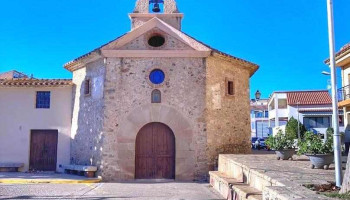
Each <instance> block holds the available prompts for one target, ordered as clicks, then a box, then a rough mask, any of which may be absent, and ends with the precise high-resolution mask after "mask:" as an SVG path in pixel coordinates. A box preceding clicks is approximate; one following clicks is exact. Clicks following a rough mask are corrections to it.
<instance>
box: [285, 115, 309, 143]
mask: <svg viewBox="0 0 350 200" xmlns="http://www.w3.org/2000/svg"><path fill="white" fill-rule="evenodd" d="M299 130H300V137H301V138H303V137H304V133H305V132H306V128H305V126H304V125H303V124H302V123H300V122H299ZM286 135H289V136H288V137H291V138H294V139H296V138H298V120H296V119H294V117H292V118H290V119H289V121H288V122H287V125H286Z"/></svg>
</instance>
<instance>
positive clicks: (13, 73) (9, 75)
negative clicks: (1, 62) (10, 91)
mask: <svg viewBox="0 0 350 200" xmlns="http://www.w3.org/2000/svg"><path fill="white" fill-rule="evenodd" d="M12 78H28V76H27V75H26V74H24V73H21V72H18V71H16V70H12V71H8V72H4V73H0V79H12Z"/></svg>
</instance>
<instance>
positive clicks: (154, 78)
mask: <svg viewBox="0 0 350 200" xmlns="http://www.w3.org/2000/svg"><path fill="white" fill-rule="evenodd" d="M164 79H165V74H164V72H163V71H162V70H160V69H155V70H153V71H152V72H151V74H150V75H149V80H150V81H151V82H152V83H153V84H156V85H158V84H161V83H163V82H164Z"/></svg>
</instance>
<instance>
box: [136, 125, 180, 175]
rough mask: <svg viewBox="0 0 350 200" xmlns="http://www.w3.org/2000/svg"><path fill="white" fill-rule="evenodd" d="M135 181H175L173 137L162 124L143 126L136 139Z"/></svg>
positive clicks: (168, 129)
mask: <svg viewBox="0 0 350 200" xmlns="http://www.w3.org/2000/svg"><path fill="white" fill-rule="evenodd" d="M135 178H136V179H175V136H174V133H173V132H172V131H171V129H170V128H169V127H168V126H166V125H165V124H162V123H150V124H148V125H146V126H144V127H143V128H142V129H141V130H140V132H139V133H138V134H137V138H136V159H135Z"/></svg>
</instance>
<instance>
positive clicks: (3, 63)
mask: <svg viewBox="0 0 350 200" xmlns="http://www.w3.org/2000/svg"><path fill="white" fill-rule="evenodd" d="M212 2H213V1H207V0H201V1H198V0H197V1H189V0H177V3H178V7H179V9H180V11H181V12H183V13H184V14H185V18H184V20H183V29H182V30H183V31H184V32H186V33H188V34H190V35H191V36H193V37H195V38H197V39H198V40H200V41H202V42H204V43H207V44H209V45H210V46H213V47H215V48H217V49H219V50H221V51H224V52H227V53H229V54H232V55H234V56H237V57H240V58H244V59H247V60H249V61H252V62H254V63H257V64H259V65H260V70H259V71H258V72H257V73H256V74H255V75H254V76H253V77H252V79H251V93H252V94H254V93H255V91H256V90H257V89H259V90H260V91H261V92H262V93H263V97H268V96H269V94H270V93H271V92H272V91H276V90H305V89H326V86H327V79H328V77H326V76H323V75H321V73H320V72H321V71H323V70H328V69H327V66H326V65H324V64H323V60H324V59H326V58H327V57H328V34H327V12H326V11H327V9H326V0H293V1H290V0H268V1H267V0H226V1H220V4H219V3H215V2H214V3H212ZM134 3H135V1H134V0H60V1H53V0H35V1H28V0H11V1H3V2H2V3H1V4H2V5H1V7H0V19H1V20H0V72H2V71H8V70H12V69H16V70H18V71H22V72H25V73H27V74H34V76H35V77H38V78H71V73H70V72H68V71H66V70H65V69H64V68H63V64H64V63H66V62H68V61H70V60H72V59H74V58H76V57H78V56H80V55H82V54H85V53H87V52H89V51H90V50H93V49H94V48H96V47H98V46H100V45H102V44H104V43H106V42H108V41H110V40H112V39H114V38H116V37H118V36H119V35H121V34H124V33H125V32H128V31H129V30H130V20H129V18H128V15H127V13H129V12H132V10H133V7H134ZM349 10H350V1H349V0H334V12H335V16H334V17H335V33H336V48H337V50H339V49H340V48H341V47H342V46H343V45H345V44H346V43H348V42H350V23H349V20H348V19H350V12H349ZM339 81H340V80H339ZM338 85H340V83H338Z"/></svg>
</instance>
